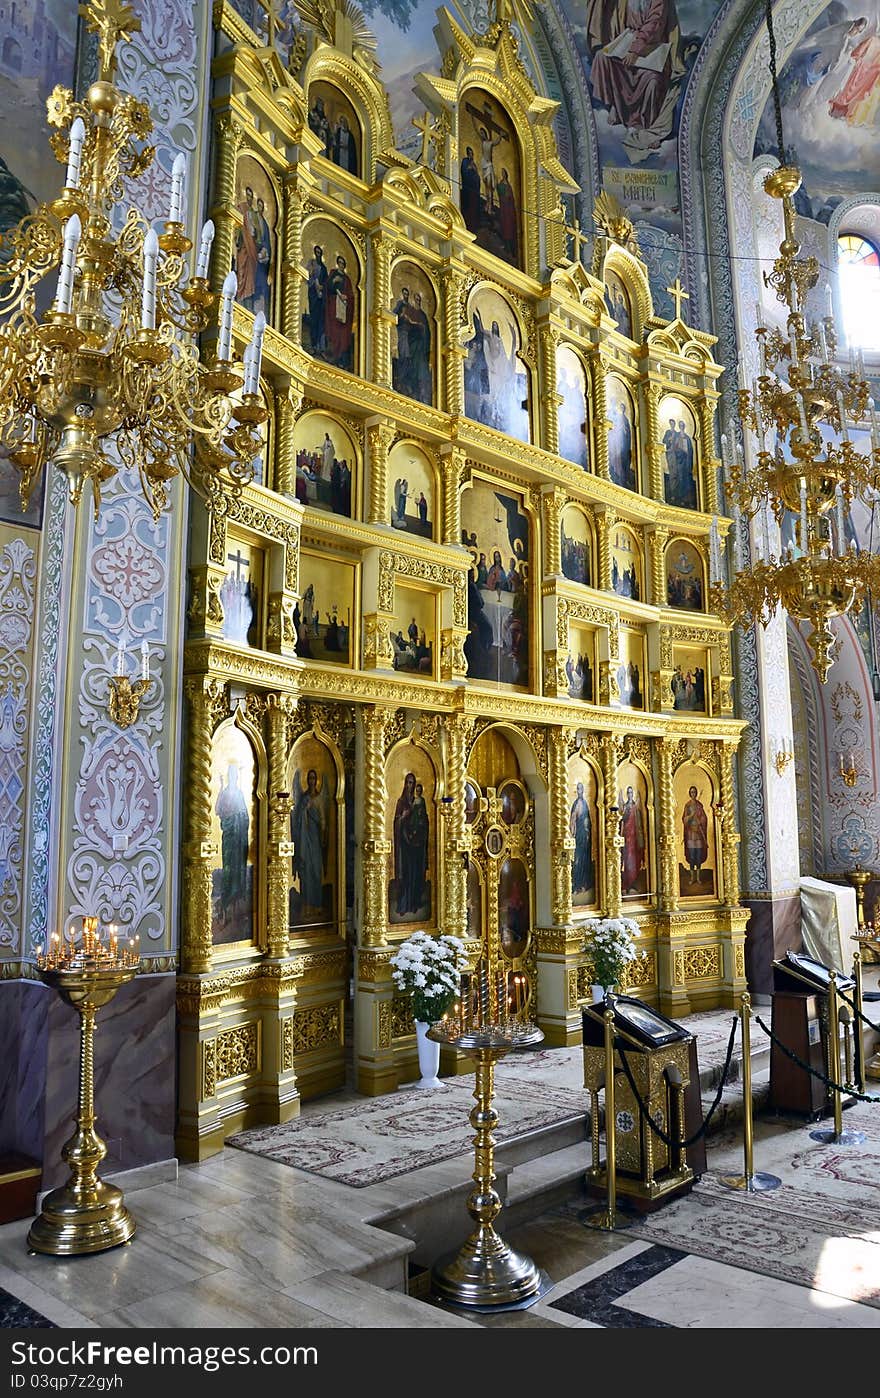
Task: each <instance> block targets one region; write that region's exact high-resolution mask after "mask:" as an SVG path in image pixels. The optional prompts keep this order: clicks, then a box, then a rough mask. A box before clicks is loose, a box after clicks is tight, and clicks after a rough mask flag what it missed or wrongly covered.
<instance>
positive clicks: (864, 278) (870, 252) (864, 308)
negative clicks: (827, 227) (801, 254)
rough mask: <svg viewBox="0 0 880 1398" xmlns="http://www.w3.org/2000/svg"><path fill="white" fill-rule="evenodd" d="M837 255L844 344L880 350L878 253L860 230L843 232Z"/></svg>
mask: <svg viewBox="0 0 880 1398" xmlns="http://www.w3.org/2000/svg"><path fill="white" fill-rule="evenodd" d="M837 257H838V274H839V279H840V281H839V285H840V304H841V308H842V310H843V330H844V334H845V335H846V340H847V343H848V344H850V345H854V346H856V347H857V348H860V349H880V253H878V251H877V248H876V247H875V246H874V244H873V243H869V242H868V240H867V238H863V237H862V236H861V234H860V233H842V234H841V235H840V237H839V238H838V239H837Z"/></svg>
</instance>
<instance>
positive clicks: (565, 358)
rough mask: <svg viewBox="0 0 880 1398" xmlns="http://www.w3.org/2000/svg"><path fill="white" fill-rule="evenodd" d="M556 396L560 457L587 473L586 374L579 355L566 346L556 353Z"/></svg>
mask: <svg viewBox="0 0 880 1398" xmlns="http://www.w3.org/2000/svg"><path fill="white" fill-rule="evenodd" d="M556 393H557V396H558V398H559V400H560V401H559V407H558V408H557V425H558V431H559V455H560V456H561V457H563V458H564V459H565V460H566V461H572V462H574V464H575V466H581V467H583V469H584V470H585V471H586V470H587V469H588V468H589V464H590V457H589V448H588V446H587V375H586V371H585V369H584V366H583V363H582V362H581V359H580V356H579V355H577V354H575V352H574V350H573V349H572V348H571V347H570V346H569V345H561V346H560V348H559V349H558V350H557V352H556Z"/></svg>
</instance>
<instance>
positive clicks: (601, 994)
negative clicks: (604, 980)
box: [591, 985, 605, 1005]
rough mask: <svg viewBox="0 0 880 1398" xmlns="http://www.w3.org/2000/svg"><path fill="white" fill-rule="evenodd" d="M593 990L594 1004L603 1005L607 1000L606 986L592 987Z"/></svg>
mask: <svg viewBox="0 0 880 1398" xmlns="http://www.w3.org/2000/svg"><path fill="white" fill-rule="evenodd" d="M591 990H592V992H593V1004H594V1005H601V1003H602V1001H603V1000H604V999H605V987H604V985H593V986H591Z"/></svg>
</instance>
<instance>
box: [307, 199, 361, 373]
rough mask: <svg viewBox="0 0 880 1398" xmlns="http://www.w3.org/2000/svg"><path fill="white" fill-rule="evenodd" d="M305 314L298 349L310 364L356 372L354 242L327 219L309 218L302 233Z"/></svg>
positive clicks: (357, 299)
mask: <svg viewBox="0 0 880 1398" xmlns="http://www.w3.org/2000/svg"><path fill="white" fill-rule="evenodd" d="M302 260H303V265H304V266H305V268H306V309H305V310H304V311H303V319H302V346H303V349H304V350H305V351H306V352H307V353H308V354H310V355H311V356H312V358H313V359H318V360H322V361H323V362H324V363H326V364H331V365H333V367H334V368H336V369H347V370H348V371H349V373H352V374H357V373H359V372H360V368H361V359H362V341H363V321H362V310H361V306H362V295H361V283H362V277H361V265H360V259H359V257H358V253H357V251H356V249H355V246H354V243H353V242H352V240H351V238H350V237H349V236H348V234H347V233H344V232H343V231H342V229H341V227H340V225H339V224H338V223H337V222H336V221H335V220H334V219H330V218H324V217H323V216H318V217H316V218H310V219H309V220H308V221H307V222H306V224H305V227H304V228H303V250H302Z"/></svg>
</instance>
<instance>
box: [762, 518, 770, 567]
mask: <svg viewBox="0 0 880 1398" xmlns="http://www.w3.org/2000/svg"><path fill="white" fill-rule="evenodd" d="M761 524H762V527H763V534H764V562H765V563H769V562H770V524H769V521H768V519H767V505H766V504H763V505H762V506H761Z"/></svg>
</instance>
